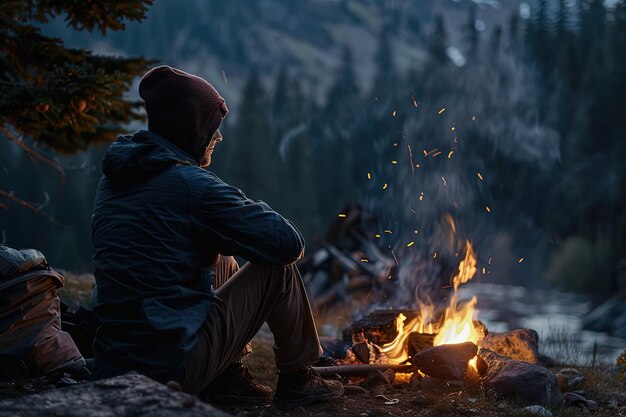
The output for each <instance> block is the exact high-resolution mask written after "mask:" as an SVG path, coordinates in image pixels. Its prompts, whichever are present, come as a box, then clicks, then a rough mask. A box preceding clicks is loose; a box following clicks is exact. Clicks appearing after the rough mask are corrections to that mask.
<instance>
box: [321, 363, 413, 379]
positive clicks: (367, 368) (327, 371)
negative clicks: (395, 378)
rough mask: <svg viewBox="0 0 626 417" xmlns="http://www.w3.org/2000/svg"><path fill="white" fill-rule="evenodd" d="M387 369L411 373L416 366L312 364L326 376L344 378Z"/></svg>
mask: <svg viewBox="0 0 626 417" xmlns="http://www.w3.org/2000/svg"><path fill="white" fill-rule="evenodd" d="M387 369H391V370H392V371H394V372H396V373H412V372H415V371H416V368H415V367H414V366H412V365H392V364H366V365H337V366H313V370H314V371H316V372H317V373H319V374H320V375H321V376H322V377H327V378H328V377H332V376H335V375H339V376H341V377H345V378H352V377H366V376H367V375H368V374H369V373H370V372H372V371H380V372H385V371H386V370H387Z"/></svg>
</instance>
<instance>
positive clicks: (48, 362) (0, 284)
mask: <svg viewBox="0 0 626 417" xmlns="http://www.w3.org/2000/svg"><path fill="white" fill-rule="evenodd" d="M64 281H65V279H64V278H63V276H62V275H61V274H59V273H58V272H56V271H54V270H53V269H52V268H50V266H49V265H48V263H47V261H46V258H45V257H44V255H43V254H42V253H41V252H39V251H37V250H34V249H24V250H16V249H12V248H9V247H6V246H0V377H4V378H10V379H14V378H16V377H33V376H41V375H53V374H57V375H59V374H60V375H62V374H63V373H68V374H70V375H72V376H75V377H85V376H87V375H88V374H89V372H88V371H87V368H86V367H85V360H84V359H83V357H82V355H81V354H80V352H79V350H78V348H77V347H76V345H75V343H74V341H73V340H72V338H71V336H70V335H69V334H68V333H66V332H64V331H62V330H61V306H60V299H59V296H58V293H57V291H58V289H59V288H61V287H62V286H63V284H64Z"/></svg>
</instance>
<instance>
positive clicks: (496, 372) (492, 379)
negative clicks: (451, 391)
mask: <svg viewBox="0 0 626 417" xmlns="http://www.w3.org/2000/svg"><path fill="white" fill-rule="evenodd" d="M478 354H479V356H480V357H482V358H483V359H484V360H485V362H486V363H487V365H488V370H487V373H486V375H485V376H484V378H483V383H484V385H485V387H486V388H489V389H492V390H494V391H495V392H497V393H499V394H500V395H502V396H504V397H506V398H509V399H511V400H513V401H515V402H517V403H518V404H519V405H521V406H526V405H537V404H538V405H541V406H544V407H551V408H552V407H554V408H556V407H560V406H562V405H563V402H564V401H563V396H562V395H561V392H560V390H559V382H558V380H557V379H556V376H555V375H554V374H553V373H552V372H550V371H548V370H547V369H546V368H544V367H543V366H540V365H537V364H532V363H528V362H523V361H518V360H514V359H509V358H507V357H505V356H501V355H498V354H497V353H495V352H492V351H490V350H487V349H481V350H480V351H479V353H478Z"/></svg>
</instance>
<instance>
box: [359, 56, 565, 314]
mask: <svg viewBox="0 0 626 417" xmlns="http://www.w3.org/2000/svg"><path fill="white" fill-rule="evenodd" d="M517 62H518V59H516V58H515V56H514V54H513V53H510V52H509V53H503V54H500V55H499V56H497V57H495V56H494V57H491V58H489V59H485V60H484V62H478V61H477V60H474V61H470V62H468V65H465V66H464V67H463V68H457V67H454V66H451V65H447V66H438V67H434V66H433V67H432V68H429V66H428V65H427V66H426V67H425V68H424V69H423V71H420V72H419V73H418V74H416V75H415V77H414V80H415V81H414V85H407V94H406V97H405V98H404V99H402V98H400V99H396V98H388V99H386V100H385V99H384V98H383V99H381V100H377V101H376V102H375V103H374V104H373V106H378V107H380V108H384V109H386V110H387V111H388V112H389V118H390V126H397V125H393V124H392V123H393V120H394V119H395V118H396V117H402V120H403V121H402V123H401V125H400V128H399V129H398V128H396V130H395V131H393V130H391V132H389V133H388V134H387V135H384V136H381V137H378V138H374V141H375V142H376V143H375V148H376V149H377V151H378V152H377V153H378V155H379V156H380V157H379V159H378V161H377V166H376V167H372V168H371V169H370V170H369V172H368V178H367V181H368V183H369V184H368V185H369V189H368V191H367V193H366V195H365V196H364V198H363V200H364V201H365V202H366V208H367V209H368V210H370V211H371V212H373V213H375V214H376V216H377V218H378V220H379V222H380V225H379V228H380V229H381V230H388V231H390V232H391V233H385V234H382V235H381V236H380V238H379V239H380V241H379V243H380V246H381V247H382V248H384V249H386V250H388V251H390V252H393V255H394V257H395V259H396V260H397V262H398V265H397V270H396V271H395V276H393V277H391V279H392V280H393V281H394V282H395V284H396V287H397V291H396V293H395V294H394V295H393V297H392V298H391V299H390V300H388V303H387V304H388V305H389V306H393V307H406V308H411V307H416V306H418V305H419V304H420V303H423V300H439V299H441V298H443V297H446V292H447V291H448V289H447V288H446V287H448V286H449V285H450V280H451V278H452V277H453V276H454V274H455V271H456V269H457V267H458V265H459V262H460V261H461V259H463V254H464V253H463V250H464V245H465V241H466V240H469V241H470V242H472V243H473V244H474V247H475V248H476V250H477V252H478V258H477V265H478V266H477V268H478V271H477V272H478V275H479V276H482V275H490V274H491V273H492V272H494V270H493V268H492V267H493V265H494V264H496V263H497V261H498V260H502V257H499V256H498V255H499V254H500V252H501V251H502V248H500V247H498V246H499V242H501V241H502V240H503V239H504V240H506V239H505V237H503V236H507V237H508V236H511V235H512V234H514V233H515V231H516V230H520V228H521V229H525V233H523V234H521V233H520V242H519V245H517V246H516V242H514V243H512V244H511V246H516V247H523V246H525V244H526V243H525V242H532V241H533V240H534V239H536V238H538V237H540V236H539V235H540V233H541V232H540V228H539V227H538V226H536V225H534V224H533V223H532V221H531V220H530V219H523V218H519V217H518V218H516V217H515V213H516V211H515V207H510V206H507V207H502V206H501V202H498V200H497V197H498V196H496V195H494V191H493V190H494V188H496V189H502V188H503V186H505V185H504V184H503V181H508V180H507V179H506V178H499V177H498V176H496V172H502V171H503V167H502V166H500V165H501V162H500V161H501V160H503V159H506V160H507V161H511V160H513V161H519V163H520V164H522V163H523V164H530V165H532V166H534V167H536V169H537V170H541V171H545V172H550V170H553V169H555V167H556V166H557V165H558V164H559V162H560V158H561V156H560V150H559V143H560V138H559V135H558V134H557V133H556V132H555V131H554V130H552V129H549V128H548V127H546V126H542V125H539V124H538V123H537V120H538V118H537V114H536V113H533V112H536V111H537V110H536V109H537V105H536V103H537V101H538V100H539V97H538V94H537V92H536V91H535V88H534V87H533V86H534V82H533V77H534V73H533V71H532V70H531V69H529V68H528V67H526V66H518V65H516V64H517ZM510 169H511V170H515V169H516V167H515V166H511V167H510ZM504 170H506V167H505V168H504ZM513 174H514V173H513V172H512V175H513ZM511 186H513V184H512V185H511ZM511 204H512V205H514V204H515V202H513V201H511ZM507 216H509V217H510V225H511V227H510V229H507V228H502V227H501V225H502V223H503V221H502V220H503V219H504V223H506V222H507V221H508V220H507ZM495 218H498V220H499V221H498V222H496V221H494V219H495ZM452 219H453V220H452ZM496 224H498V225H496ZM509 240H510V239H509ZM528 246H529V247H530V246H532V245H528ZM499 251H500V252H499ZM522 257H525V259H526V260H527V261H526V262H528V259H531V260H532V259H533V258H534V257H533V256H532V252H530V251H529V252H528V253H522V252H520V251H518V252H517V253H513V254H509V259H506V262H504V261H503V260H502V262H500V264H499V268H500V269H498V270H497V272H498V274H499V275H504V274H507V273H509V272H510V273H511V274H514V273H515V271H514V270H513V268H515V264H518V262H517V261H518V260H519V259H520V258H522ZM498 258H500V259H498ZM492 260H494V262H492ZM495 279H497V277H495ZM455 289H456V288H455ZM435 304H436V303H435ZM377 307H380V306H377ZM439 313H441V312H439Z"/></svg>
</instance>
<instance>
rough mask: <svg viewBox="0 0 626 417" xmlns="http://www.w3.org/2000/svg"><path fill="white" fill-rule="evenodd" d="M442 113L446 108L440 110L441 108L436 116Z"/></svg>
mask: <svg viewBox="0 0 626 417" xmlns="http://www.w3.org/2000/svg"><path fill="white" fill-rule="evenodd" d="M444 111H446V108H445V107H442V108H441V109H440V110H439V111H438V112H437V114H443V112H444Z"/></svg>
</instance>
